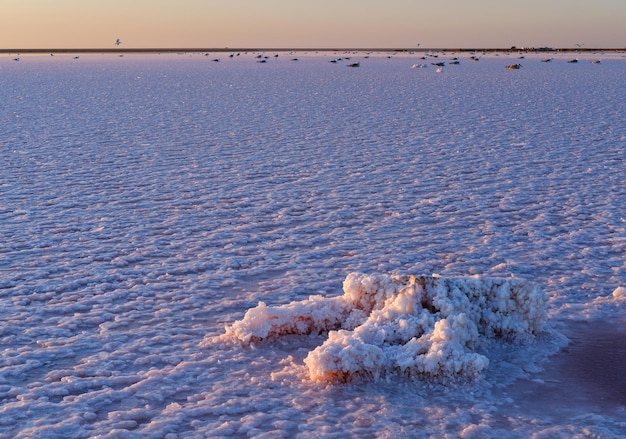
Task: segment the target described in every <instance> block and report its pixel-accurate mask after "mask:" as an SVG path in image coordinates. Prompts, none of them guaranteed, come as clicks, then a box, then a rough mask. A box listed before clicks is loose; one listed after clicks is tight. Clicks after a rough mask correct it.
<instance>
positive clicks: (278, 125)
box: [0, 52, 626, 439]
mask: <svg viewBox="0 0 626 439" xmlns="http://www.w3.org/2000/svg"><path fill="white" fill-rule="evenodd" d="M257 55H258V54H256V53H254V54H253V53H248V54H244V53H242V54H240V56H238V57H237V56H235V57H234V58H233V59H230V58H226V57H223V58H222V59H221V61H220V62H212V61H211V60H212V58H213V57H206V56H204V54H181V55H171V56H170V55H149V56H144V55H130V54H128V55H126V56H124V57H121V58H120V57H117V56H101V55H92V56H86V55H85V56H83V55H81V56H80V59H78V60H75V59H73V57H71V56H62V55H55V56H54V57H50V56H48V55H46V56H23V57H21V58H22V59H21V60H20V61H19V62H15V61H13V59H12V57H10V56H7V57H5V58H3V57H0V96H1V98H2V99H1V101H2V105H0V122H1V126H2V135H1V136H0V153H1V157H2V166H0V312H1V315H2V319H1V320H0V438H2V439H4V438H7V439H15V438H29V439H31V438H55V439H56V438H62V439H66V438H90V437H102V438H134V437H141V438H146V437H148V438H159V439H162V438H168V439H172V438H197V437H211V438H213V437H281V436H282V437H299V438H307V437H312V438H319V437H321V436H324V437H336V438H345V437H350V436H352V437H371V438H385V437H389V438H397V437H443V438H445V437H451V438H452V437H453V438H457V437H498V438H524V439H526V438H529V437H537V438H540V437H550V438H555V437H556V438H560V437H562V438H568V439H569V438H572V437H579V438H583V437H601V438H621V437H623V432H624V431H625V430H626V408H624V407H620V406H616V405H613V406H611V407H607V406H606V404H603V405H602V406H598V405H593V404H590V403H584V404H579V403H578V401H581V400H583V401H584V400H585V398H576V399H572V398H569V397H563V398H561V399H559V398H558V397H554V398H552V399H550V403H549V404H546V405H545V406H543V409H542V410H537V409H536V406H535V404H534V402H535V399H534V397H533V395H525V394H523V393H522V394H520V393H515V392H513V391H512V390H511V387H510V383H511V382H512V381H514V380H515V379H517V378H519V379H521V380H522V381H521V383H522V387H523V388H529V387H527V386H524V385H523V384H524V380H532V382H533V383H534V387H533V388H535V389H539V390H540V391H543V392H550V390H551V389H553V388H555V387H556V388H559V387H560V386H563V385H564V384H563V383H562V382H558V381H554V382H553V381H551V382H549V383H548V382H546V385H543V384H542V382H541V379H542V375H540V371H541V369H542V367H543V365H544V364H546V361H550V359H549V358H548V357H549V356H550V354H551V353H554V352H556V351H558V350H559V349H560V348H562V347H563V346H564V344H565V343H566V342H567V340H566V339H564V338H563V337H562V336H560V335H559V334H560V333H563V334H568V333H571V331H570V332H568V331H566V329H568V325H570V324H571V323H572V321H579V320H584V321H585V322H588V325H589V326H590V327H592V326H593V322H594V321H597V320H602V321H604V322H607V325H606V326H608V327H609V328H610V327H611V326H612V325H618V324H621V325H623V319H621V320H620V318H616V317H620V316H623V315H625V314H626V313H625V307H626V301H625V300H624V298H623V297H622V293H621V290H619V289H618V288H619V287H622V288H623V287H624V286H625V285H626V260H625V259H624V254H626V218H625V217H624V207H623V206H625V205H626V185H625V184H624V175H626V169H625V166H626V161H625V160H624V157H625V152H624V141H625V139H626V132H625V129H626V126H625V125H624V123H623V118H624V117H623V115H624V114H626V108H625V105H626V100H625V99H624V95H623V93H624V68H625V62H626V58H624V53H619V52H617V53H610V54H609V53H606V54H601V53H598V54H524V53H509V54H480V61H473V60H471V59H469V54H442V53H438V54H429V58H428V59H427V60H426V61H424V60H421V59H419V57H420V56H421V55H422V54H417V53H416V54H408V53H407V54H402V55H399V54H395V53H389V54H371V55H369V57H368V58H366V57H365V56H366V55H365V54H358V53H319V54H317V53H309V54H287V53H281V54H280V56H279V57H277V58H275V57H274V56H273V54H265V55H267V56H268V57H269V58H270V59H269V60H268V62H267V63H265V64H259V63H257V58H256V56H257ZM435 55H436V56H438V57H437V58H434V56H435ZM387 56H389V58H388V57H387ZM521 56H525V58H524V59H521V60H520V59H519V58H520V57H521ZM295 57H298V58H299V61H297V62H295V61H292V58H295ZM346 57H351V58H352V60H351V61H350V62H354V61H360V67H359V68H358V69H349V68H346V61H347V60H346V59H345V58H346ZM453 57H458V58H460V64H459V65H446V67H444V73H443V74H436V73H435V68H434V66H431V65H430V62H440V61H446V62H448V61H451V60H452V58H453ZM548 57H552V58H554V59H553V60H552V61H551V62H548V63H543V62H541V60H542V59H543V58H548ZM573 57H577V58H579V63H575V64H574V63H572V64H570V63H568V61H569V60H571V58H573ZM338 58H342V60H341V61H338V62H337V63H329V62H328V61H329V60H331V59H338ZM598 58H600V59H601V60H602V63H601V64H592V62H591V61H593V60H595V59H598ZM415 63H426V64H428V68H422V69H412V68H411V66H412V65H413V64H415ZM514 63H521V64H522V68H521V69H519V70H515V71H513V70H507V69H506V68H505V66H506V65H508V64H514ZM351 272H361V273H382V274H385V275H394V276H395V275H398V276H400V275H402V274H404V273H440V274H441V276H443V277H445V278H454V277H462V278H467V277H471V276H472V275H476V274H478V275H480V276H481V277H495V278H504V279H513V278H524V279H527V280H528V281H529V282H530V283H531V284H532V285H538V286H540V287H541V288H542V289H543V290H544V291H545V292H546V294H547V296H548V302H547V304H546V311H547V314H548V322H547V323H546V325H545V326H544V330H543V331H542V332H540V333H539V334H538V335H536V336H534V337H532V338H531V340H530V342H527V343H525V342H522V341H520V342H502V340H500V339H491V338H489V337H479V340H480V341H481V343H482V342H485V343H486V344H487V346H478V347H476V353H478V354H480V355H483V356H485V357H486V358H488V359H489V366H488V367H487V368H484V369H483V370H482V371H481V373H480V374H479V375H478V376H477V377H476V378H475V379H473V380H471V381H470V382H468V383H465V384H461V383H455V384H454V385H447V384H440V383H436V382H432V381H429V380H423V379H414V377H411V378H410V379H404V377H400V376H398V377H391V378H393V379H389V380H386V379H381V380H375V381H374V380H364V381H362V382H361V383H360V384H358V385H354V384H341V385H337V384H328V383H327V382H325V381H313V380H311V379H310V376H309V370H308V368H307V367H306V365H305V364H304V359H305V358H306V357H307V356H308V355H309V353H310V352H311V351H314V350H315V349H316V348H317V347H319V346H322V345H323V344H324V342H325V341H326V339H327V337H328V336H327V334H325V333H324V334H322V335H316V334H311V335H308V336H306V337H303V336H299V335H296V336H289V335H284V336H280V337H277V338H275V339H274V340H272V341H271V342H269V343H251V344H250V346H247V347H240V346H236V345H233V343H232V342H228V343H210V344H209V343H207V341H209V340H213V339H214V338H215V337H219V336H220V335H221V334H223V331H224V327H225V326H228V325H232V324H233V322H235V321H237V320H239V319H241V318H242V317H243V316H244V315H245V313H246V311H247V310H249V309H250V308H253V307H255V306H256V305H257V304H258V303H259V302H260V301H262V302H264V303H266V304H267V307H268V308H270V309H275V308H277V307H280V306H283V305H285V304H290V303H297V302H300V301H303V300H307V299H308V298H309V297H310V296H311V295H318V296H321V297H323V298H326V299H327V298H331V297H337V296H340V295H341V281H342V280H343V279H345V278H346V275H347V274H348V273H351ZM616 291H617V293H615V292H616ZM616 296H617V297H616ZM576 323H577V322H576ZM584 327H585V325H583V328H584ZM576 334H577V337H586V338H587V339H588V340H587V342H590V343H593V337H596V336H598V337H599V336H600V335H597V334H599V333H598V332H594V331H590V332H588V333H585V332H584V331H583V332H582V333H576ZM589 339H591V340H589ZM599 344H600V343H599ZM622 366H623V364H603V365H602V367H603V368H606V369H609V368H613V369H612V370H613V372H615V368H620V367H622ZM538 374H539V375H538ZM556 375H557V376H558V371H557V373H556ZM613 375H615V374H613ZM546 379H549V378H546ZM585 391H586V390H585V389H582V388H574V389H569V391H568V392H561V393H559V394H561V395H572V394H574V395H579V396H584V395H583V393H584V392H585ZM574 401H576V402H574ZM564 408H567V410H563V409H564Z"/></svg>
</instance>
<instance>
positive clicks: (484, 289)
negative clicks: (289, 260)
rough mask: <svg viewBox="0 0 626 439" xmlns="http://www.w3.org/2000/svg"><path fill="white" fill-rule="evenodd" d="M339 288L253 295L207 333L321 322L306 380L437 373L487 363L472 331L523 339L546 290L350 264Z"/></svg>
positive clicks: (541, 317) (249, 337)
mask: <svg viewBox="0 0 626 439" xmlns="http://www.w3.org/2000/svg"><path fill="white" fill-rule="evenodd" d="M343 291H344V294H343V295H342V296H339V297H331V298H324V297H322V296H319V295H317V296H311V297H309V298H308V299H307V300H303V301H299V302H292V303H290V304H287V305H282V306H277V307H268V306H266V305H265V303H263V302H259V305H258V306H257V307H255V308H252V309H250V310H248V311H247V312H246V314H245V316H244V318H243V319H242V320H239V321H236V322H234V323H233V324H232V325H230V326H227V327H226V332H225V334H223V335H222V336H219V337H216V338H215V340H214V341H217V342H219V341H240V342H242V343H244V344H250V343H254V342H257V341H260V340H264V339H268V338H275V337H280V336H282V335H287V334H310V333H313V332H318V333H319V332H328V339H327V340H326V341H325V342H324V344H322V345H321V346H319V347H317V348H316V349H314V350H313V351H311V352H310V353H309V354H308V356H307V357H306V358H305V360H304V363H305V364H306V366H307V368H308V371H309V376H310V378H311V379H312V380H319V381H330V382H335V381H347V380H349V379H351V378H353V377H356V376H359V377H361V376H365V377H370V378H379V377H381V376H383V375H386V374H388V373H390V372H392V373H400V374H404V375H409V376H416V377H425V378H431V379H436V380H441V381H447V380H449V379H451V378H454V377H458V376H463V377H467V378H475V377H477V376H478V375H479V374H480V372H481V371H482V370H483V369H485V368H486V367H487V366H488V365H489V359H488V358H487V357H485V356H484V355H481V354H479V353H477V352H476V351H475V349H476V347H478V346H479V344H480V341H481V339H485V338H487V339H492V338H502V339H504V340H508V341H514V340H520V339H527V338H529V337H531V336H533V335H534V334H537V333H538V332H539V331H541V329H542V327H543V325H544V323H545V322H546V319H547V314H546V295H545V294H544V292H543V291H542V290H541V289H540V288H539V287H537V286H532V285H530V284H529V283H527V282H526V281H524V280H522V279H498V278H481V277H469V278H453V277H441V276H437V275H432V276H425V275H422V276H412V275H409V276H393V275H368V274H363V273H351V274H349V275H348V276H347V277H346V279H345V281H344V282H343Z"/></svg>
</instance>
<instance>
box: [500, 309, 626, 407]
mask: <svg viewBox="0 0 626 439" xmlns="http://www.w3.org/2000/svg"><path fill="white" fill-rule="evenodd" d="M564 332H565V335H567V337H568V338H569V339H570V343H569V344H568V346H566V347H565V348H564V349H563V350H561V351H560V352H559V353H557V354H555V355H554V356H553V357H551V358H550V359H549V360H548V362H547V363H546V364H545V365H544V371H543V372H541V373H539V374H537V375H533V376H532V377H531V378H530V379H529V380H519V381H517V382H516V383H515V384H514V385H513V386H511V388H510V389H509V392H510V397H511V398H512V399H513V400H514V401H515V403H516V404H517V405H519V406H520V407H525V408H526V409H528V410H531V411H533V412H535V411H537V412H542V413H544V414H547V415H549V414H550V413H560V414H567V413H570V414H574V412H575V413H577V414H580V413H581V412H585V411H587V412H613V411H620V412H621V413H622V414H623V413H625V412H624V411H625V410H626V319H613V320H611V321H607V320H601V321H592V322H574V323H571V324H569V325H568V326H567V328H566V329H565V331H564Z"/></svg>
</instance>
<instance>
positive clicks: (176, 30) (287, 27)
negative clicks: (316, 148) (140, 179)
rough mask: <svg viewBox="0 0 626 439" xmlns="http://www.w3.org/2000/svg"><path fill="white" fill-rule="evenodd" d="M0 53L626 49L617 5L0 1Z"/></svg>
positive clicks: (466, 0) (624, 17) (624, 10)
mask: <svg viewBox="0 0 626 439" xmlns="http://www.w3.org/2000/svg"><path fill="white" fill-rule="evenodd" d="M0 17H1V19H2V20H1V21H2V23H1V25H0V48H4V49H6V48H106V47H112V46H113V45H114V42H115V40H116V38H120V39H121V40H122V42H123V45H122V47H127V48H133V47H137V48H143V47H147V48H150V47H164V48H168V47H199V48H200V47H273V48H278V47H283V48H302V47H321V48H333V47H371V48H377V47H403V48H411V47H416V46H417V44H418V43H419V44H420V45H421V47H510V46H513V45H515V46H518V47H521V46H527V47H544V46H550V47H574V46H575V45H576V44H584V46H585V47H605V48H623V47H626V26H625V25H624V23H626V1H624V0H594V1H589V0H526V1H524V2H516V1H507V0H475V1H471V0H435V1H416V0H385V1H382V0H314V1H302V0H106V1H99V0H94V1H91V0H89V1H87V0H0Z"/></svg>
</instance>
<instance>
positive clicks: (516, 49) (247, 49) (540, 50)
mask: <svg viewBox="0 0 626 439" xmlns="http://www.w3.org/2000/svg"><path fill="white" fill-rule="evenodd" d="M623 51H626V48H624V47H623V48H586V47H576V48H571V47H567V48H551V47H542V48H535V47H533V48H526V47H507V48H485V47H482V48H454V47H447V48H436V47H432V48H421V47H417V48H358V47H357V48H347V47H343V48H342V47H337V48H332V47H329V48H306V47H301V48H288V47H280V48H277V47H232V48H229V47H193V48H191V47H185V48H123V49H122V48H99V49H93V48H91V49H89V48H83V49H77V48H69V49H68V48H66V49H58V48H57V49H46V48H41V49H16V48H14V49H0V53H5V54H40V53H102V54H105V53H106V54H110V53H114V54H123V53H181V52H183V53H190V52H192V53H193V52H196V53H197V52H201V53H206V52H229V53H230V52H398V53H413V52H424V53H426V52H532V53H535V52H536V53H552V52H623Z"/></svg>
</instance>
